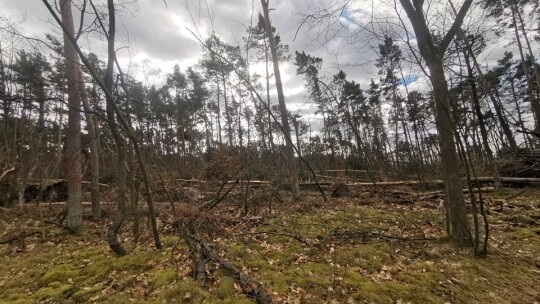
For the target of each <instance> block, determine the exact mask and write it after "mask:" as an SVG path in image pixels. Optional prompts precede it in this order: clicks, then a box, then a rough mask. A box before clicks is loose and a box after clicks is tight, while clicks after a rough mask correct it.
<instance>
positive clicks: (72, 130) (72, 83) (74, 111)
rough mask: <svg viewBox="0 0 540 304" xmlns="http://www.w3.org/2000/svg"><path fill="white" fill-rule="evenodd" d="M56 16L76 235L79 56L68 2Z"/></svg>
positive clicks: (79, 214)
mask: <svg viewBox="0 0 540 304" xmlns="http://www.w3.org/2000/svg"><path fill="white" fill-rule="evenodd" d="M60 14H61V16H62V22H63V23H64V25H65V28H66V32H64V56H65V64H66V77H67V87H68V106H69V109H68V127H67V132H66V154H65V157H66V176H67V180H68V201H67V204H68V214H67V227H68V228H69V229H71V230H73V231H80V229H81V226H82V205H81V199H82V189H81V154H80V152H81V134H80V133H81V118H80V108H81V95H80V87H79V81H78V79H79V70H80V65H79V56H78V55H77V51H76V50H75V47H74V45H73V44H72V42H71V39H70V36H71V37H74V32H75V29H74V28H75V27H74V24H73V14H72V11H71V1H70V0H61V1H60Z"/></svg>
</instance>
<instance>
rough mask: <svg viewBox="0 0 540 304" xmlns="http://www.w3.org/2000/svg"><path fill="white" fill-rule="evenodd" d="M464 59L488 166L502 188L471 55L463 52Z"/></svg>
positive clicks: (496, 182) (497, 185) (498, 185)
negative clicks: (481, 105) (489, 140)
mask: <svg viewBox="0 0 540 304" xmlns="http://www.w3.org/2000/svg"><path fill="white" fill-rule="evenodd" d="M465 43H467V44H468V42H467V41H465ZM463 57H464V58H465V64H466V65H467V74H468V78H469V85H470V86H471V100H472V103H473V108H474V113H475V114H476V118H477V119H478V124H479V127H480V135H481V136H482V144H483V146H484V150H485V151H486V156H487V160H488V165H489V167H491V171H492V172H491V173H492V174H493V180H494V182H495V187H500V186H501V182H500V179H499V172H498V170H497V166H496V165H495V160H494V158H493V152H492V151H491V147H490V146H489V142H488V132H487V129H486V122H485V120H484V114H483V113H482V109H481V107H480V98H479V97H478V90H477V89H476V80H475V77H474V72H473V68H472V65H471V61H470V59H469V53H468V52H467V51H465V50H464V51H463Z"/></svg>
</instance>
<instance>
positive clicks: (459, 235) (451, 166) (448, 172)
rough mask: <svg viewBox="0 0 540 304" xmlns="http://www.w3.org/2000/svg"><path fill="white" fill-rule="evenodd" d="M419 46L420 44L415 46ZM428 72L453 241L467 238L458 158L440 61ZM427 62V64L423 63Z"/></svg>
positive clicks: (449, 228) (430, 67)
mask: <svg viewBox="0 0 540 304" xmlns="http://www.w3.org/2000/svg"><path fill="white" fill-rule="evenodd" d="M419 43H420V42H419ZM434 59H435V60H432V61H431V62H430V63H431V64H429V63H428V68H429V71H430V74H431V83H432V85H433V94H434V97H435V117H436V121H437V131H438V133H439V145H440V148H441V162H442V169H443V180H444V182H445V183H444V184H445V192H446V198H447V202H446V208H447V210H446V216H447V231H448V234H449V235H450V236H451V237H452V238H453V239H455V240H457V241H464V240H466V239H468V238H469V220H468V219H467V212H466V210H467V209H466V207H465V198H464V197H463V187H462V186H461V179H460V170H459V166H458V165H457V164H459V157H458V154H457V150H456V143H455V139H454V125H453V122H452V116H451V109H450V101H449V99H448V83H447V82H446V78H445V75H444V69H443V62H442V59H441V58H434ZM426 61H427V60H426Z"/></svg>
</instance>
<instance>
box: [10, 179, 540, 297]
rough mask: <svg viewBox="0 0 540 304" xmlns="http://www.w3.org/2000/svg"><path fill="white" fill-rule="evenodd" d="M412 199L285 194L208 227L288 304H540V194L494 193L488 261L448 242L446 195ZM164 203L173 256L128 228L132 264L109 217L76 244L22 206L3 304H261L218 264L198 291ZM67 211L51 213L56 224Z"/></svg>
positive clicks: (382, 193) (231, 202)
mask: <svg viewBox="0 0 540 304" xmlns="http://www.w3.org/2000/svg"><path fill="white" fill-rule="evenodd" d="M407 191H410V190H407ZM400 193H401V194H400ZM403 193H405V192H404V191H397V192H396V191H394V192H393V191H387V190H380V189H379V190H358V191H356V192H355V193H354V194H353V195H352V196H349V197H343V198H331V199H330V200H329V202H328V203H322V200H321V199H320V198H319V197H317V196H316V194H315V192H310V193H307V192H306V193H305V195H304V199H303V200H302V201H301V202H296V203H292V202H290V200H289V199H287V198H285V195H286V194H285V193H281V194H280V195H281V197H283V201H282V202H281V203H274V204H273V205H271V206H269V205H268V204H267V203H266V202H265V200H264V199H262V200H261V199H259V201H258V202H257V204H254V205H252V207H253V208H254V210H256V211H258V212H257V213H258V214H257V216H250V217H247V218H246V217H242V216H239V214H240V212H239V210H240V208H239V206H238V203H236V202H235V201H236V200H237V201H241V198H236V199H235V197H234V196H232V197H230V198H228V199H227V200H226V201H224V202H222V203H221V204H220V205H219V206H218V207H217V208H216V209H215V210H213V211H212V212H211V214H207V215H205V216H204V217H203V219H202V220H201V221H200V222H199V224H200V225H199V226H198V227H197V229H199V230H200V232H201V235H202V236H203V238H204V239H205V242H207V243H208V244H209V245H210V247H212V248H213V249H214V250H215V251H216V252H218V253H219V254H220V255H221V256H222V257H223V258H225V259H227V260H228V261H230V262H232V263H234V264H236V265H237V266H238V267H239V268H240V269H242V271H243V272H244V273H246V274H249V275H250V276H251V277H252V278H253V279H254V280H256V281H258V282H260V283H261V284H262V286H263V287H264V288H265V290H266V291H267V292H268V293H269V295H270V296H271V297H272V300H273V302H276V303H540V289H538V286H540V254H539V253H540V189H538V188H536V189H532V188H530V189H525V191H523V189H507V188H505V189H499V190H497V191H496V192H492V193H487V194H484V198H486V207H487V209H488V220H489V222H490V237H489V247H488V255H487V257H484V258H479V257H475V256H474V255H473V253H472V249H471V248H470V247H468V246H459V245H456V244H454V243H452V242H450V241H448V240H447V239H446V238H445V230H444V215H443V210H442V207H441V200H440V199H439V198H436V199H430V200H427V199H426V200H422V199H420V197H421V196H415V195H411V196H410V197H406V195H404V194H403ZM159 205H160V208H161V213H160V214H161V219H160V220H159V221H158V222H159V225H160V231H161V237H162V241H163V245H164V249H162V250H156V249H155V248H153V246H152V244H153V242H152V239H151V236H150V234H149V229H148V228H147V227H142V228H144V229H145V230H144V233H143V236H142V237H141V241H140V242H139V243H138V244H136V245H134V243H133V241H132V239H131V233H130V229H131V227H130V226H129V225H126V226H125V227H124V228H123V233H122V238H121V239H122V241H123V243H124V244H125V246H126V248H127V249H128V251H129V254H128V255H127V256H124V257H115V256H114V254H113V253H112V252H111V251H110V249H109V248H108V246H107V243H106V241H105V231H106V225H107V224H109V223H110V221H111V219H110V218H109V217H105V219H103V220H102V221H99V222H94V221H91V220H89V219H87V220H85V225H84V231H83V232H82V233H80V234H76V235H73V234H68V233H67V232H65V230H63V229H62V228H59V227H56V226H54V225H50V224H43V223H42V222H40V221H39V220H37V219H36V218H39V212H38V210H39V208H36V206H35V205H26V206H25V208H24V210H22V212H21V209H20V208H19V207H14V208H13V210H14V211H17V212H20V214H19V215H18V216H16V215H14V214H13V213H10V212H6V211H5V210H4V211H0V241H1V242H2V243H4V244H2V245H0V256H1V257H2V260H1V261H0V303H81V302H85V303H86V302H90V303H253V300H252V299H251V298H249V297H247V296H245V295H244V294H243V293H242V289H241V287H240V285H239V284H238V283H237V282H236V281H235V280H234V279H233V278H232V277H231V275H230V273H228V271H226V270H225V269H223V268H221V267H220V266H219V265H218V264H214V263H213V262H208V274H209V281H208V286H206V287H200V286H199V285H198V284H197V281H196V280H195V279H194V278H193V277H192V276H190V272H191V266H192V262H191V259H190V253H189V250H188V246H187V244H186V242H185V241H184V240H183V239H182V238H181V237H180V233H179V231H177V230H176V229H175V228H174V225H170V224H166V223H165V222H167V223H172V222H173V221H174V219H173V217H172V215H171V212H170V210H169V208H168V207H166V206H168V204H159ZM186 206H187V205H185V204H178V205H176V208H177V210H189V209H190V208H188V207H186ZM270 207H271V209H272V210H271V212H270ZM61 208H62V206H61V205H52V206H48V205H46V204H44V205H43V206H42V208H41V209H42V213H43V216H45V217H48V216H49V215H53V216H54V214H55V213H56V212H58V211H59V210H61ZM85 208H88V209H85V213H89V212H90V210H89V206H86V207H85ZM105 209H106V211H107V213H106V214H109V215H110V214H113V212H114V211H113V205H106V207H105ZM183 212H184V211H183ZM180 213H181V212H180ZM184 213H186V212H184ZM144 223H145V225H147V223H146V221H144ZM41 232H44V233H45V235H46V237H45V239H44V240H43V239H42V236H41ZM21 233H22V234H24V235H25V236H26V237H25V238H15V239H13V238H12V236H13V235H21ZM10 238H11V239H10ZM7 240H9V242H7ZM23 242H24V246H23V244H22V243H23Z"/></svg>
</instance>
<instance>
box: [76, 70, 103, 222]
mask: <svg viewBox="0 0 540 304" xmlns="http://www.w3.org/2000/svg"><path fill="white" fill-rule="evenodd" d="M78 76H79V84H80V90H81V100H82V104H83V108H84V116H85V118H86V130H87V131H88V136H89V137H90V172H91V185H90V194H91V200H92V217H93V218H94V220H97V219H99V218H101V205H100V201H99V199H100V198H99V185H98V184H99V154H98V137H97V129H96V125H95V124H94V115H93V114H92V111H93V109H92V107H91V106H90V102H89V101H88V94H87V93H86V87H85V85H84V77H83V74H82V70H81V69H79V73H78Z"/></svg>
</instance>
